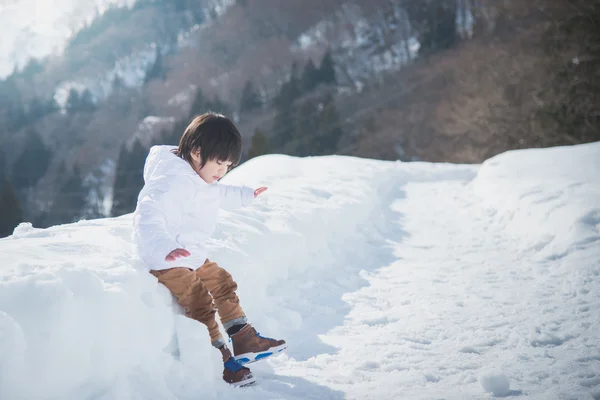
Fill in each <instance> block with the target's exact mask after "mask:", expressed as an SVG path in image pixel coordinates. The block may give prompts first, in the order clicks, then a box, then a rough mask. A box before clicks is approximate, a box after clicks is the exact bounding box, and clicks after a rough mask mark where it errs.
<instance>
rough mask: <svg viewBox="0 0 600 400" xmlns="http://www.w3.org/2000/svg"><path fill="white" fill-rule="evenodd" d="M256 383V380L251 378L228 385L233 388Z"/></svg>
mask: <svg viewBox="0 0 600 400" xmlns="http://www.w3.org/2000/svg"><path fill="white" fill-rule="evenodd" d="M255 383H256V378H255V377H252V378H249V379H246V380H243V381H240V382H231V383H230V385H231V386H234V387H246V386H252V385H254V384H255Z"/></svg>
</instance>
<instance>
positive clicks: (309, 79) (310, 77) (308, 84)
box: [300, 59, 319, 92]
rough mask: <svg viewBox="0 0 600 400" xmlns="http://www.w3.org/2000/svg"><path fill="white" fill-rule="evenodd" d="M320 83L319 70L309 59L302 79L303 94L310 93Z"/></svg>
mask: <svg viewBox="0 0 600 400" xmlns="http://www.w3.org/2000/svg"><path fill="white" fill-rule="evenodd" d="M318 83H319V70H317V67H316V66H315V63H314V62H313V60H312V59H309V60H308V62H307V63H306V65H305V66H304V71H302V78H301V79H300V87H301V90H302V91H303V92H310V91H311V90H313V89H314V88H315V87H316V86H317V85H318Z"/></svg>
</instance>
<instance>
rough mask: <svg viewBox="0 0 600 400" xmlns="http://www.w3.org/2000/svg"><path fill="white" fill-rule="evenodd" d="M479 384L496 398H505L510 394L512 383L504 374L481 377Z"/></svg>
mask: <svg viewBox="0 0 600 400" xmlns="http://www.w3.org/2000/svg"><path fill="white" fill-rule="evenodd" d="M479 384H480V385H481V387H482V388H483V390H484V391H486V392H490V393H492V394H493V395H494V396H498V397H505V396H507V395H509V394H510V382H509V381H508V378H507V377H506V375H504V374H498V373H488V374H484V375H481V376H480V377H479Z"/></svg>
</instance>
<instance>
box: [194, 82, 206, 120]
mask: <svg viewBox="0 0 600 400" xmlns="http://www.w3.org/2000/svg"><path fill="white" fill-rule="evenodd" d="M205 112H206V98H205V97H204V93H203V92H202V89H200V88H198V89H197V90H196V94H195V96H194V101H193V102H192V106H191V107H190V117H193V116H196V115H200V114H204V113H205Z"/></svg>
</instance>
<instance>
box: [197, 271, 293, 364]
mask: <svg viewBox="0 0 600 400" xmlns="http://www.w3.org/2000/svg"><path fill="white" fill-rule="evenodd" d="M196 275H197V276H198V277H199V278H200V279H201V280H202V281H203V282H204V285H205V286H206V287H207V288H208V290H209V291H210V293H211V295H212V296H213V298H214V299H215V304H216V306H217V311H218V313H219V317H220V318H221V323H222V324H223V327H224V328H225V329H226V330H227V333H228V334H229V335H230V337H231V340H232V343H233V352H234V354H235V358H236V360H238V361H240V362H241V363H246V362H252V361H256V360H259V359H262V358H265V357H269V356H271V355H273V354H275V353H278V352H280V351H283V350H284V349H285V348H287V344H286V342H285V340H275V339H271V338H267V337H264V336H260V334H259V333H258V332H257V331H256V329H254V328H253V327H252V326H251V325H250V324H248V323H247V320H246V316H245V315H244V312H243V311H242V308H241V307H240V301H239V299H238V297H237V295H236V294H235V291H236V290H237V284H236V283H235V282H234V281H233V278H232V277H231V275H230V274H229V272H227V271H226V270H224V269H223V268H221V267H219V266H218V265H217V264H216V263H214V262H210V261H208V260H207V262H206V263H205V264H204V265H203V266H202V267H200V268H198V269H197V270H196Z"/></svg>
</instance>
